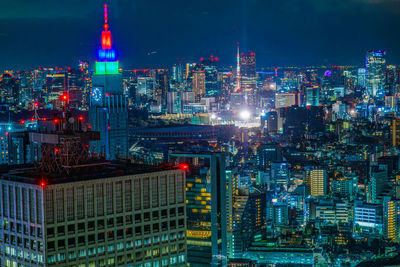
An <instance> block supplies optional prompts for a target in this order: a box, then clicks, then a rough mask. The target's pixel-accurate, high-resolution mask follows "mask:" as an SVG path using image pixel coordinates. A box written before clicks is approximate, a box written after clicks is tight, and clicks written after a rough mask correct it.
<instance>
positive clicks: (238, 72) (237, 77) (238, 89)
mask: <svg viewBox="0 0 400 267" xmlns="http://www.w3.org/2000/svg"><path fill="white" fill-rule="evenodd" d="M238 91H240V53H239V42H237V55H236V85H235V92H238Z"/></svg>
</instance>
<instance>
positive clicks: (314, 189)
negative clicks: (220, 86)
mask: <svg viewBox="0 0 400 267" xmlns="http://www.w3.org/2000/svg"><path fill="white" fill-rule="evenodd" d="M309 175H310V178H309V179H310V185H311V195H312V196H313V197H324V196H326V194H327V193H328V192H327V184H328V179H327V177H326V171H325V170H318V169H317V170H312V171H310V174H309Z"/></svg>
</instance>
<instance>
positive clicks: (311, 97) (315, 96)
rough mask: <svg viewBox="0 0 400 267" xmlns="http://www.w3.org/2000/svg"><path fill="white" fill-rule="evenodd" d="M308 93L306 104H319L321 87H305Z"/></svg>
mask: <svg viewBox="0 0 400 267" xmlns="http://www.w3.org/2000/svg"><path fill="white" fill-rule="evenodd" d="M305 91H306V92H305V93H306V106H318V105H319V87H318V86H312V87H307V88H306V89H305Z"/></svg>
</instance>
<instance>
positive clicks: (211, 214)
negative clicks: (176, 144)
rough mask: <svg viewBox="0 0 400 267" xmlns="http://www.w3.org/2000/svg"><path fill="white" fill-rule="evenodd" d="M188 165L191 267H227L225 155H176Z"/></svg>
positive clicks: (189, 260) (188, 242) (189, 257)
mask: <svg viewBox="0 0 400 267" xmlns="http://www.w3.org/2000/svg"><path fill="white" fill-rule="evenodd" d="M170 157H171V161H172V162H174V163H179V164H185V165H183V166H186V169H187V172H186V211H187V213H186V214H187V224H188V227H187V235H186V237H187V245H188V262H189V264H190V266H226V265H227V260H226V257H227V214H226V211H227V202H228V201H227V196H228V195H229V194H231V192H228V193H227V187H226V184H227V181H226V180H227V179H226V178H227V176H226V170H225V154H224V153H199V154H196V153H174V154H171V155H170Z"/></svg>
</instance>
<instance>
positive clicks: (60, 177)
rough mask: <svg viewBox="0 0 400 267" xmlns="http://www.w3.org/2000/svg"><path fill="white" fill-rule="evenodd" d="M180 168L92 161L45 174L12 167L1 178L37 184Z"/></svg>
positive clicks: (69, 181) (61, 182)
mask: <svg viewBox="0 0 400 267" xmlns="http://www.w3.org/2000/svg"><path fill="white" fill-rule="evenodd" d="M169 170H179V167H178V166H172V165H161V166H152V165H144V164H133V163H130V162H127V161H122V160H118V161H112V162H111V161H92V162H88V163H87V164H85V165H81V166H79V167H78V168H74V169H72V170H70V172H69V173H65V172H63V173H61V172H60V173H54V174H43V173H42V172H41V169H40V168H37V167H32V166H30V167H28V168H23V169H17V168H15V169H12V170H10V171H9V172H8V173H3V174H2V176H1V180H8V181H15V182H22V183H28V184H37V185H42V186H43V185H53V184H63V183H71V182H82V181H88V180H96V179H103V178H113V177H120V176H126V175H137V174H145V173H146V174H147V173H154V172H160V171H169Z"/></svg>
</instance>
